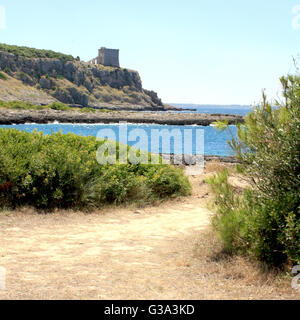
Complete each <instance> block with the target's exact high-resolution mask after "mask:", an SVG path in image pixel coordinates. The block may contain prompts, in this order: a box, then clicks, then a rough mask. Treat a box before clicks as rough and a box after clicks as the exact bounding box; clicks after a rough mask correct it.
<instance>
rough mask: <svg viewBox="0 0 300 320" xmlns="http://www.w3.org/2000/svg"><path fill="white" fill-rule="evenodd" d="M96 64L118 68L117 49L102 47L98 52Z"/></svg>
mask: <svg viewBox="0 0 300 320" xmlns="http://www.w3.org/2000/svg"><path fill="white" fill-rule="evenodd" d="M97 60H98V61H97V63H98V64H102V65H104V66H110V67H117V68H119V67H120V62H119V50H117V49H107V48H104V47H102V48H101V49H99V51H98V59H97Z"/></svg>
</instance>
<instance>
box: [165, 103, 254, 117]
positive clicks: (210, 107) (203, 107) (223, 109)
mask: <svg viewBox="0 0 300 320" xmlns="http://www.w3.org/2000/svg"><path fill="white" fill-rule="evenodd" d="M168 104H169V105H171V106H175V107H179V108H182V109H196V111H188V110H187V111H178V112H189V113H190V112H196V113H208V114H215V113H221V114H235V115H241V116H245V115H246V114H248V113H249V112H250V111H251V110H252V107H251V106H248V105H235V104H232V105H214V104H181V103H168Z"/></svg>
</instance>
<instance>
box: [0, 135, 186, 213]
mask: <svg viewBox="0 0 300 320" xmlns="http://www.w3.org/2000/svg"><path fill="white" fill-rule="evenodd" d="M101 143H103V142H100V141H97V140H96V138H95V137H82V136H77V135H75V134H66V135H63V134H62V133H54V134H51V135H44V134H43V133H40V132H37V131H35V132H33V133H28V132H22V131H18V130H15V129H0V168H1V170H0V207H14V206H22V205H31V206H35V207H37V208H44V209H51V208H54V207H58V208H90V207H100V206H103V205H105V204H108V203H110V204H111V203H114V204H120V203H126V202H143V203H147V202H151V201H154V200H157V199H164V198H166V197H169V196H179V195H187V194H189V192H190V185H189V182H188V180H187V178H186V177H185V176H184V174H183V172H182V171H181V170H179V169H175V168H172V167H170V166H168V165H152V164H148V165H140V164H137V165H133V164H126V165H121V164H115V165H100V164H99V163H98V162H97V161H96V151H97V149H98V147H99V146H100V145H101ZM117 148H119V145H118V144H117ZM128 148H129V147H128Z"/></svg>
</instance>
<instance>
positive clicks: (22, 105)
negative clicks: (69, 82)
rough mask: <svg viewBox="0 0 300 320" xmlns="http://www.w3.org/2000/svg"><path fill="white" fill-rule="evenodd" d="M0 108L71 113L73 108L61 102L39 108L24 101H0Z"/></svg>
mask: <svg viewBox="0 0 300 320" xmlns="http://www.w3.org/2000/svg"><path fill="white" fill-rule="evenodd" d="M0 108H8V109H15V110H44V109H53V110H60V111H70V110H72V108H71V107H69V106H68V105H66V104H64V103H61V102H53V103H52V104H49V105H46V106H37V105H34V104H32V103H29V102H24V101H8V102H6V101H1V100H0Z"/></svg>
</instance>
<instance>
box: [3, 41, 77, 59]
mask: <svg viewBox="0 0 300 320" xmlns="http://www.w3.org/2000/svg"><path fill="white" fill-rule="evenodd" d="M0 51H5V52H9V53H12V54H15V55H18V56H22V57H26V58H55V59H59V60H61V61H62V62H67V61H74V60H75V58H74V57H73V56H71V55H66V54H63V53H60V52H55V51H52V50H40V49H34V48H28V47H19V46H12V45H7V44H4V43H0Z"/></svg>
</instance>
